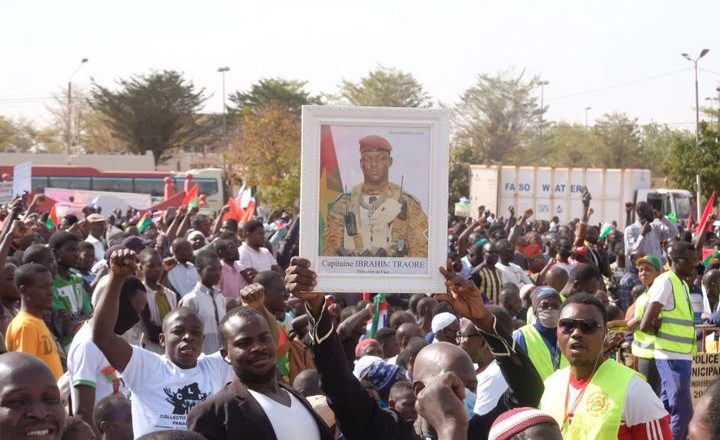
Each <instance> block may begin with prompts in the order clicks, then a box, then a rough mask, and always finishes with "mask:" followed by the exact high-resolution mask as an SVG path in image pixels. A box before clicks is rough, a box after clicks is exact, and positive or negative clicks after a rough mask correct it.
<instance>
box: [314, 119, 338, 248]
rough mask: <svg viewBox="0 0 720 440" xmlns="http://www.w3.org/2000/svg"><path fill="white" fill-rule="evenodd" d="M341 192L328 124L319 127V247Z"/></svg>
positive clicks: (333, 143) (333, 145)
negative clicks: (329, 216)
mask: <svg viewBox="0 0 720 440" xmlns="http://www.w3.org/2000/svg"><path fill="white" fill-rule="evenodd" d="M342 193H343V186H342V177H341V176H340V167H339V166H338V161H337V155H336V153H335V142H334V141H333V136H332V130H331V129H330V126H329V125H322V126H321V127H320V235H319V237H320V240H318V242H319V246H320V247H319V249H321V250H322V249H323V241H324V239H325V234H324V231H325V227H326V225H327V221H328V213H329V212H330V210H331V209H332V207H333V205H334V204H335V200H337V198H338V197H339V196H340V195H341V194H342Z"/></svg>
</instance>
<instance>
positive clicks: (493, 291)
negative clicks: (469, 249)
mask: <svg viewBox="0 0 720 440" xmlns="http://www.w3.org/2000/svg"><path fill="white" fill-rule="evenodd" d="M470 279H471V280H473V281H474V282H475V285H477V286H478V288H479V289H480V291H481V292H482V294H483V296H484V300H485V301H486V302H491V303H493V304H497V303H498V296H500V291H501V290H502V281H501V278H500V274H499V273H498V270H497V269H496V268H495V267H491V266H485V265H484V264H481V265H480V266H478V267H476V268H475V269H474V270H473V271H472V273H471V274H470Z"/></svg>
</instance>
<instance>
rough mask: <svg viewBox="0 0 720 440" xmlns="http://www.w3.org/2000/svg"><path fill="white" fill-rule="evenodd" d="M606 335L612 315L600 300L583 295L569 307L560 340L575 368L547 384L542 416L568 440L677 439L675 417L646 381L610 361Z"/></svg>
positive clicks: (562, 315)
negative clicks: (672, 425) (552, 421)
mask: <svg viewBox="0 0 720 440" xmlns="http://www.w3.org/2000/svg"><path fill="white" fill-rule="evenodd" d="M606 335H607V312H606V311H605V306H603V304H602V303H601V302H600V301H599V300H598V299H597V298H595V297H594V296H593V295H590V294H587V293H578V294H576V295H573V296H572V297H570V298H568V300H567V301H565V303H564V304H563V305H562V307H561V308H560V320H559V321H558V328H557V337H558V344H559V345H560V350H561V351H562V353H563V355H564V356H565V357H566V358H567V360H568V363H569V364H570V366H569V367H567V368H561V369H559V370H558V371H556V372H555V373H553V374H552V375H551V376H550V377H548V378H547V380H545V393H544V394H543V397H542V400H541V402H540V410H541V411H543V412H546V413H547V414H550V415H551V416H552V417H553V418H554V419H555V420H556V421H557V422H558V425H560V430H561V432H562V434H563V438H564V439H565V440H576V439H577V440H581V439H583V440H584V439H588V440H589V439H597V440H600V439H602V440H609V439H620V440H629V439H633V440H637V439H643V440H657V439H662V440H665V439H672V438H673V437H672V433H671V431H670V417H669V415H668V413H667V411H665V408H664V407H663V404H662V402H661V401H660V399H659V398H658V397H657V396H656V395H655V393H654V392H653V390H652V388H650V386H649V385H648V384H647V382H645V381H644V380H643V378H642V376H640V374H638V373H637V372H636V371H634V370H632V369H630V368H628V367H626V366H624V365H622V364H620V363H619V362H616V361H614V360H612V359H605V357H604V355H603V354H604V351H605V350H604V345H605V344H604V341H605V337H606ZM683 438H684V437H683Z"/></svg>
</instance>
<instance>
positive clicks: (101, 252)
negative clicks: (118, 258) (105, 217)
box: [85, 235, 105, 261]
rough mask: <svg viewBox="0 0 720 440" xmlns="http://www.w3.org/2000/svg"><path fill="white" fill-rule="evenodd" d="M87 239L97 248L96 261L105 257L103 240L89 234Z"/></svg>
mask: <svg viewBox="0 0 720 440" xmlns="http://www.w3.org/2000/svg"><path fill="white" fill-rule="evenodd" d="M85 241H87V242H88V243H90V244H92V245H93V247H94V248H95V261H100V260H102V259H104V258H105V245H104V244H102V241H100V240H98V239H97V238H95V237H93V236H92V235H88V236H87V238H86V239H85Z"/></svg>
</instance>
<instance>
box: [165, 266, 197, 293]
mask: <svg viewBox="0 0 720 440" xmlns="http://www.w3.org/2000/svg"><path fill="white" fill-rule="evenodd" d="M199 280H200V277H199V276H198V272H197V269H195V266H194V265H193V264H192V263H190V262H188V263H186V264H184V265H183V264H181V263H178V264H177V265H176V266H175V267H173V268H172V269H171V270H170V272H168V281H169V282H170V285H171V286H172V287H173V288H174V289H175V291H176V292H177V293H179V294H180V296H185V295H186V294H187V293H188V292H190V291H191V290H193V289H194V288H195V284H197V282H198V281H199Z"/></svg>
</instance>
